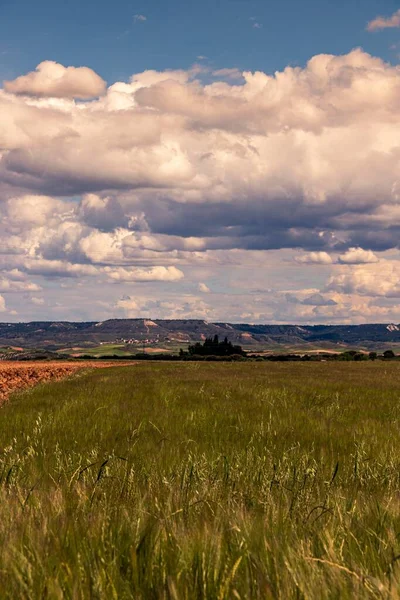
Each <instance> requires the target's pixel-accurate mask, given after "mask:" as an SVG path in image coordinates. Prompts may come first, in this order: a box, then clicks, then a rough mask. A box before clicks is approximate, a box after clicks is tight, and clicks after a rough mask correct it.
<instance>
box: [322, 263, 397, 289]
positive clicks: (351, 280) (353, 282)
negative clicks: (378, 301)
mask: <svg viewBox="0 0 400 600" xmlns="http://www.w3.org/2000/svg"><path fill="white" fill-rule="evenodd" d="M325 291H336V292H341V293H344V294H358V295H360V296H371V297H386V298H400V262H392V261H386V263H379V265H378V264H370V265H363V266H361V267H360V266H358V267H354V268H351V267H342V268H341V270H340V271H339V272H338V273H335V274H334V275H332V276H331V277H330V278H329V280H328V282H327V284H326V286H325Z"/></svg>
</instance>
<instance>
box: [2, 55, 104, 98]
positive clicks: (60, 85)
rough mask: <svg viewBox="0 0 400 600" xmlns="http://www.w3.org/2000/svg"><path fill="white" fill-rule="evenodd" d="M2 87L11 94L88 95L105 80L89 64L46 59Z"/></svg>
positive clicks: (99, 89) (97, 93) (101, 87)
mask: <svg viewBox="0 0 400 600" xmlns="http://www.w3.org/2000/svg"><path fill="white" fill-rule="evenodd" d="M4 89H5V90H6V91H7V92H10V93H11V94H24V95H27V96H37V97H54V98H81V99H89V98H94V97H96V96H101V95H102V94H103V93H104V92H105V89H106V83H105V81H104V80H103V79H102V78H101V77H99V75H97V73H95V72H94V71H93V70H92V69H89V68H88V67H64V66H63V65H60V64H59V63H56V62H54V61H51V60H45V61H43V62H41V63H40V64H39V65H38V66H37V67H36V70H35V71H31V72H30V73H28V74H27V75H21V76H20V77H17V78H16V79H13V80H12V81H5V82H4Z"/></svg>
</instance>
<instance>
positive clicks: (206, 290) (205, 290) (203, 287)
mask: <svg viewBox="0 0 400 600" xmlns="http://www.w3.org/2000/svg"><path fill="white" fill-rule="evenodd" d="M198 288H199V292H203V294H209V293H210V291H211V290H210V288H209V287H208V285H206V284H205V283H199V285H198Z"/></svg>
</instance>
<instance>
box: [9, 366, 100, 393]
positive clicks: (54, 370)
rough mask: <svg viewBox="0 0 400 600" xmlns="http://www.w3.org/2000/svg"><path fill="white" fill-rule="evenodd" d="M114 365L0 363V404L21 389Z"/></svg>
mask: <svg viewBox="0 0 400 600" xmlns="http://www.w3.org/2000/svg"><path fill="white" fill-rule="evenodd" d="M110 365H112V363H104V362H103V363H100V364H99V363H95V362H87V361H86V362H78V361H77V362H70V361H56V362H47V361H46V362H34V361H27V362H12V361H1V362H0V404H1V403H2V402H4V401H5V400H6V399H7V398H8V397H9V396H10V394H11V393H13V392H15V391H16V390H19V389H24V388H29V387H32V386H35V385H38V384H39V383H45V382H46V381H52V380H58V379H64V378H65V377H68V376H69V375H72V374H74V373H77V372H78V371H82V370H83V369H88V368H97V367H99V366H101V367H108V366H110Z"/></svg>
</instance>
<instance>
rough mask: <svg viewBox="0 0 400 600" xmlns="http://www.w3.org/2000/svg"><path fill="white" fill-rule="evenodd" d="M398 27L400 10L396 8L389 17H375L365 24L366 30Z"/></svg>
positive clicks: (399, 24) (399, 25)
mask: <svg viewBox="0 0 400 600" xmlns="http://www.w3.org/2000/svg"><path fill="white" fill-rule="evenodd" d="M394 27H400V10H397V11H396V12H395V13H393V15H392V16H391V17H376V19H373V20H372V21H370V22H369V23H368V25H367V31H378V30H379V29H389V28H394Z"/></svg>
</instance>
